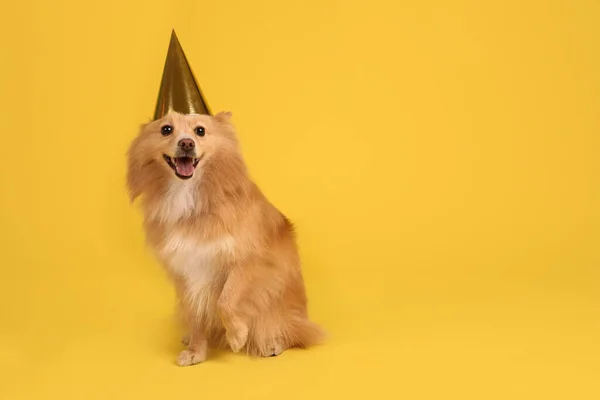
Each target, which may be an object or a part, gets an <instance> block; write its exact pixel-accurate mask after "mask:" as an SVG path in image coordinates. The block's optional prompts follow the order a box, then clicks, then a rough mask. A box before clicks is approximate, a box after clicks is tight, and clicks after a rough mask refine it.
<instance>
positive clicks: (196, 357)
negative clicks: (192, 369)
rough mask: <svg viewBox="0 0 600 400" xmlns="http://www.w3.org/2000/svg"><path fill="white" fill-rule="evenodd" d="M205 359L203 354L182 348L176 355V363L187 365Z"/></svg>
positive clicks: (182, 365)
mask: <svg viewBox="0 0 600 400" xmlns="http://www.w3.org/2000/svg"><path fill="white" fill-rule="evenodd" d="M205 359H206V356H205V355H202V354H199V353H194V352H193V351H189V350H183V351H182V352H181V353H179V356H178V357H177V365H179V366H180V367H187V366H189V365H194V364H199V363H201V362H202V361H204V360H205Z"/></svg>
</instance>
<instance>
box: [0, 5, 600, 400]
mask: <svg viewBox="0 0 600 400" xmlns="http://www.w3.org/2000/svg"><path fill="white" fill-rule="evenodd" d="M3 14H4V18H3V23H2V25H1V26H0V29H1V32H0V38H1V39H0V40H1V46H2V47H1V50H2V55H1V57H2V63H1V64H0V72H1V73H0V82H1V96H0V101H1V104H0V110H1V116H2V118H1V122H2V125H1V126H0V131H1V135H2V137H1V142H0V143H1V144H0V179H1V180H0V182H1V186H0V188H1V196H0V224H1V228H0V229H1V230H0V243H1V254H0V257H1V258H0V264H1V266H2V267H1V274H2V275H1V278H0V307H1V308H0V311H1V316H0V324H1V325H0V327H1V329H0V335H1V336H0V369H1V371H0V398H2V399H3V400H8V399H35V398H39V399H50V398H57V399H70V398H73V399H121V398H123V399H142V398H150V399H154V398H156V399H177V398H187V399H190V398H192V399H196V398H197V399H207V398H236V399H246V398H248V399H259V398H260V399H270V398H273V399H275V398H282V399H309V398H312V397H313V396H316V397H317V398H332V399H333V398H352V397H356V398H362V397H368V398H373V399H380V398H390V399H392V398H394V399H400V398H402V399H548V398H556V399H577V400H582V399H598V398H600V361H599V360H600V345H599V343H600V341H599V340H598V338H599V335H600V291H599V285H600V273H599V262H600V247H599V239H600V209H599V204H600V203H599V201H600V183H599V182H600V157H598V151H599V145H600V117H599V116H600V112H599V110H600V108H599V107H600V75H599V73H598V71H600V25H599V24H598V21H599V20H600V3H598V2H597V1H591V0H589V1H584V0H580V1H568V0H563V1H549V2H548V1H525V2H521V1H516V0H514V1H513V0H510V1H497V2H480V1H452V2H449V1H423V2H417V1H399V2H396V1H391V0H390V1H380V0H371V1H363V2H360V1H328V0H319V1H317V0H311V1H304V2H287V3H286V2H281V1H275V0H272V1H252V2H250V1H184V0H181V1H173V2H168V1H167V2H165V1H156V0H151V1H149V0H145V1H139V0H138V1H108V2H84V1H75V0H72V1H63V2H49V1H35V0H33V1H29V0H28V1H23V2H10V3H7V4H5V5H4V7H3ZM171 28H176V30H177V33H178V35H179V39H180V40H181V43H182V45H183V47H184V50H185V52H186V53H187V55H188V58H189V60H190V62H191V64H192V67H193V69H194V72H195V74H196V76H197V78H198V80H199V81H200V82H201V86H202V88H203V90H204V92H205V94H206V96H207V98H208V101H209V102H210V105H211V107H212V108H213V109H214V110H221V109H227V110H231V111H233V114H234V120H235V122H236V123H237V125H238V128H239V131H240V138H241V141H242V146H243V149H244V153H245V156H246V159H247V162H248V164H249V167H250V170H251V172H252V175H253V176H254V177H255V179H256V180H257V182H258V183H259V184H260V186H261V187H262V188H263V189H264V191H265V193H266V194H267V195H268V196H269V198H270V199H271V200H272V201H274V202H275V204H276V205H277V206H278V207H280V208H281V209H282V210H283V211H284V212H285V213H286V214H288V215H289V217H290V218H291V219H293V220H294V221H295V222H296V224H297V226H298V229H299V237H300V246H301V249H302V256H303V260H304V270H305V277H306V280H307V286H308V291H309V296H310V312H311V314H312V316H313V318H314V319H315V320H317V321H318V322H320V323H322V324H323V325H324V326H325V327H326V329H327V330H328V331H329V333H330V340H329V341H328V343H327V344H326V345H324V346H321V347H317V348H314V349H312V350H309V351H298V350H294V351H289V352H286V353H284V355H282V356H281V357H278V358H272V359H263V360H254V359H249V358H247V357H244V356H241V355H231V354H228V353H222V354H217V355H215V356H214V357H212V358H211V359H210V360H209V361H207V362H206V363H205V364H202V365H198V366H195V367H192V368H185V369H182V368H178V367H176V366H175V364H174V360H175V357H176V355H177V352H178V351H179V349H180V345H179V343H178V340H179V335H180V331H179V329H178V328H177V327H176V325H175V323H174V321H173V293H172V289H171V286H170V284H169V283H168V282H167V280H166V278H165V276H164V274H163V273H162V270H161V268H160V266H159V265H158V264H157V263H156V262H155V261H154V259H153V258H152V257H151V256H150V255H149V251H148V250H147V249H146V248H145V247H144V242H143V233H142V230H141V216H140V212H139V209H138V208H136V207H131V206H130V205H129V204H128V201H127V197H126V193H125V191H124V172H125V158H124V154H125V151H126V147H127V145H128V143H129V141H130V140H131V139H132V137H133V136H134V134H135V133H136V129H137V127H138V125H139V124H140V123H142V122H144V121H146V120H147V119H148V118H149V117H151V115H152V112H153V107H154V102H155V99H156V94H157V90H158V85H159V81H160V76H161V72H162V67H163V62H164V57H165V54H166V50H167V45H168V40H169V35H170V30H171ZM309 396H311V397H309Z"/></svg>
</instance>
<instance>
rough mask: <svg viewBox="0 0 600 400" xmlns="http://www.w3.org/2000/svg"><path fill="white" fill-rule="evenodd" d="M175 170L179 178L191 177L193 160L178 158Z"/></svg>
mask: <svg viewBox="0 0 600 400" xmlns="http://www.w3.org/2000/svg"><path fill="white" fill-rule="evenodd" d="M175 168H176V169H177V173H178V174H179V175H181V176H192V174H193V173H194V159H193V158H188V157H179V158H177V163H176V164H175Z"/></svg>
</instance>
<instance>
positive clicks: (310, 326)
mask: <svg viewBox="0 0 600 400" xmlns="http://www.w3.org/2000/svg"><path fill="white" fill-rule="evenodd" d="M286 333H287V335H286V336H287V340H288V341H289V344H290V347H300V348H306V347H310V346H315V345H319V344H322V343H323V342H324V341H325V339H326V338H327V334H326V332H325V330H324V329H323V328H322V327H321V326H319V325H318V324H316V323H315V322H313V321H310V320H309V319H308V318H298V319H294V320H293V321H291V323H290V326H289V329H288V332H286Z"/></svg>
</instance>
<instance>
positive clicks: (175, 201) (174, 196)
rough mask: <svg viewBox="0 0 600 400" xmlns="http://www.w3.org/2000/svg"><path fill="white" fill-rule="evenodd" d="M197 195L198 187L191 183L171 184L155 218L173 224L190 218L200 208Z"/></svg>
mask: <svg viewBox="0 0 600 400" xmlns="http://www.w3.org/2000/svg"><path fill="white" fill-rule="evenodd" d="M196 194H197V192H196V187H195V185H193V184H191V183H190V182H184V181H173V182H171V183H170V185H169V188H168V190H167V193H165V195H164V199H163V201H162V202H161V204H160V206H159V207H157V208H156V210H155V212H154V215H153V217H154V218H155V219H159V220H160V221H162V222H173V221H177V220H178V219H180V218H183V217H186V216H189V215H190V214H191V213H192V211H193V210H194V208H195V207H197V206H198V204H197V195H196Z"/></svg>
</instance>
